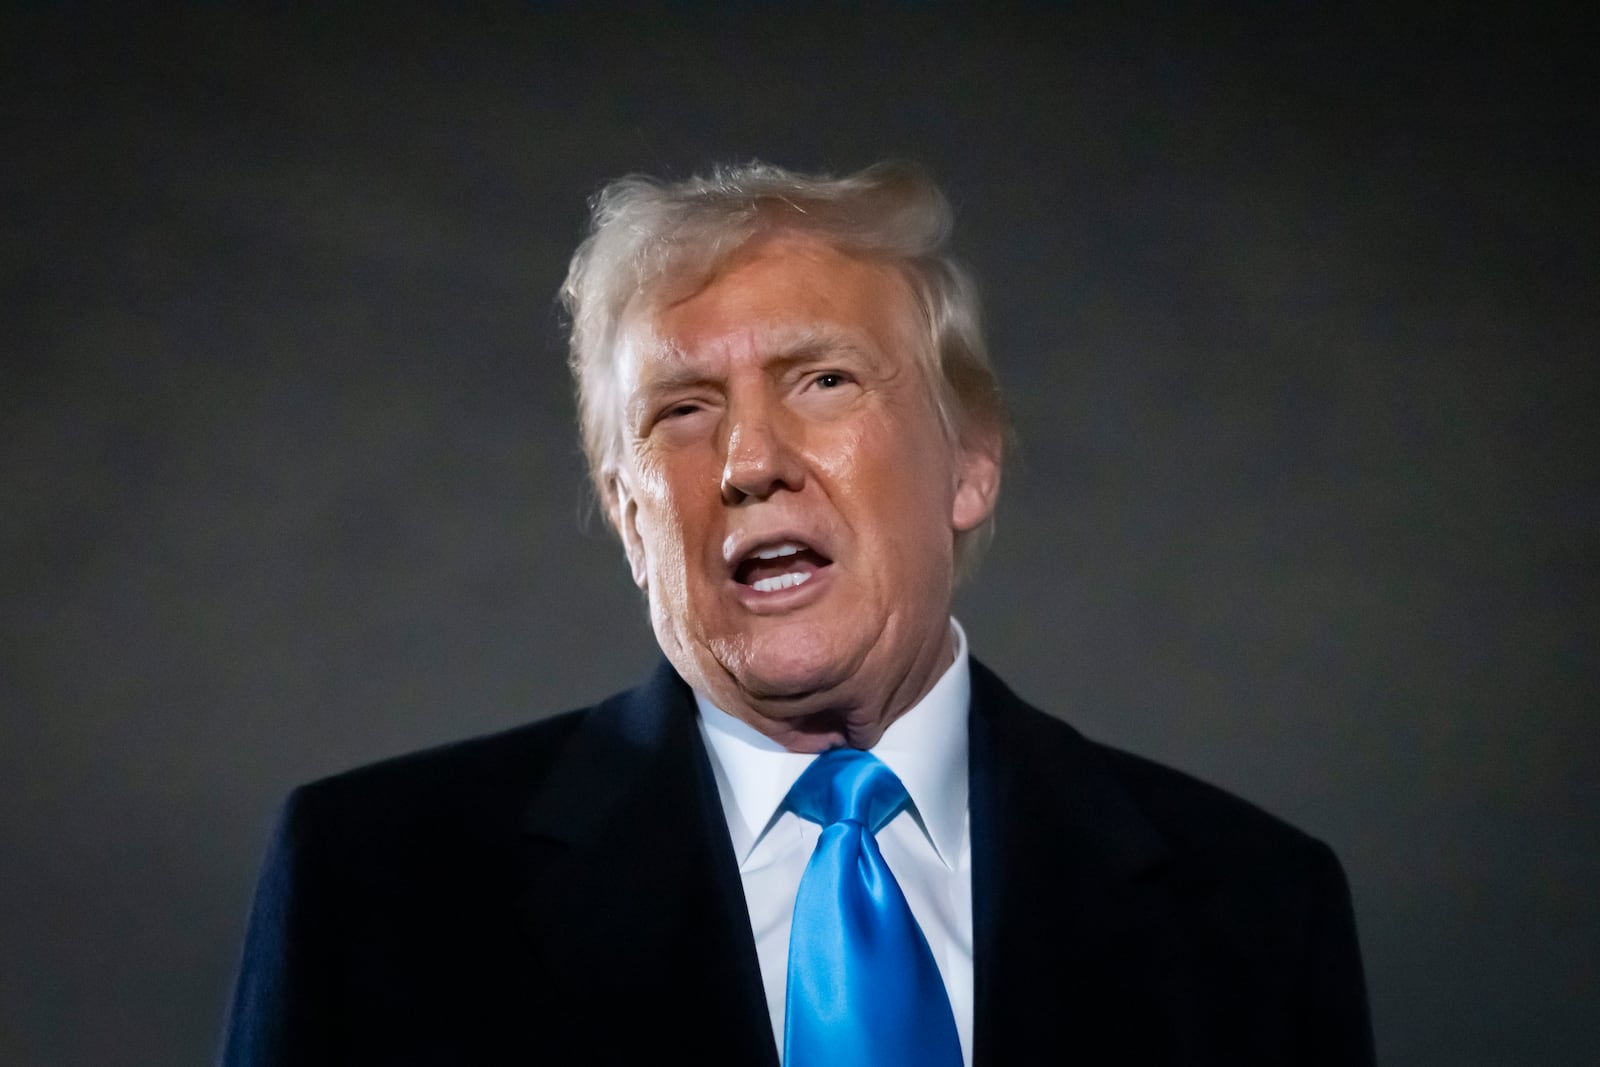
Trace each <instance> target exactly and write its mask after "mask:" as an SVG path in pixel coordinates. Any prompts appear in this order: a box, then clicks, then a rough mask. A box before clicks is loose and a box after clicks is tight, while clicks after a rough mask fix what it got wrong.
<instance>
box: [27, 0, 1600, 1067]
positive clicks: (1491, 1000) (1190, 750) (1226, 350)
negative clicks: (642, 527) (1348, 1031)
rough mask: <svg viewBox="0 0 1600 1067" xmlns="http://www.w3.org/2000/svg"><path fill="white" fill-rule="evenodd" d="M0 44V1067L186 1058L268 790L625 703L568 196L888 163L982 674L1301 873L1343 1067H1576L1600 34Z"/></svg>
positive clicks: (636, 630)
mask: <svg viewBox="0 0 1600 1067" xmlns="http://www.w3.org/2000/svg"><path fill="white" fill-rule="evenodd" d="M1508 6H1510V5H1508ZM0 42H3V43H0V50H3V51H0V59H3V67H0V70H3V74H0V78H3V84H0V88H3V96H0V116H3V123H4V127H3V138H4V140H3V152H0V155H3V157H4V158H3V161H0V183H3V184H0V204H3V208H0V210H3V212H4V216H3V217H4V222H5V228H4V235H3V236H4V239H3V244H0V272H3V274H0V277H3V286H4V288H3V296H4V368H3V372H0V383H3V386H0V390H3V391H0V448H3V453H0V454H3V462H4V469H3V474H0V501H3V512H0V516H3V517H0V605H3V615H0V625H3V631H0V632H3V668H4V675H3V689H0V708H3V730H4V733H3V736H0V783H3V789H4V792H5V801H4V807H3V815H0V818H3V822H0V857H3V858H0V867H3V874H0V1061H3V1062H4V1063H6V1064H19V1065H20V1064H29V1065H32V1064H51V1065H53V1064H83V1065H89V1064H95V1065H99V1064H108V1063H117V1064H149V1065H169V1064H178V1063H185V1062H198V1061H201V1060H204V1059H205V1058H206V1057H208V1056H209V1055H210V1050H211V1048H212V1046H213V1044H214V1041H215V1036H216V1032H217V1029H218V1026H219V1024H220V1020H221V1016H222V1012H223V1008H224V1003H225V999H226V992H227V988H228V985H229V981H230V974H231V971H232V968H233V966H234V964H235V961H236V958H237V953H238V944H239V938H240V935H241V930H242V924H243V919H244V915H245V910H246V907H247V905H248V901H249V894H250V887H251V882H252V879H253V876H254V871H255V865H256V863H257V861H258V858H259V854H260V848H261V845H262V841H263V835H264V833H265V832H266V829H267V827H268V825H269V823H270V820H271V817H272V813H273V809H274V807H275V805H276V803H277V801H278V800H279V799H280V798H281V796H282V794H283V793H284V791H285V790H286V789H288V788H289V787H290V786H292V785H293V784H295V783H297V782H299V781H302V780H305V779H307V778H310V777H313V776H317V775H321V774H325V773H328V772H331V771H335V770H337V769H340V768H343V767H346V766H349V765H352V764H355V763H358V762H364V761H368V760H371V759H375V758H378V757H381V756H385V755H389V754H392V753H397V752H400V751H402V750H406V749H410V748H413V747H417V746H421V745H425V744H429V743H433V742H438V741H442V740H445V739H448V738H453V737H457V736H462V735H466V734H471V733H475V732H481V731H486V730H491V729H495V728H498V727H503V726H508V725H511V724H513V723H518V722H521V721H524V720H526V719H528V718H530V717H537V716H542V715H545V714H547V713H550V712H553V711H555V710H558V709H561V708H564V707H568V706H572V705H575V704H579V703H584V702H587V701H589V700H591V699H593V698H596V697H599V696H601V695H604V694H606V693H608V692H610V691H612V690H614V689H616V688H619V687H622V686H624V685H626V684H629V683H631V681H632V680H634V679H635V678H636V677H638V676H639V675H640V673H641V672H642V671H644V670H645V669H646V668H647V667H648V665H649V664H650V663H651V662H652V661H653V658H654V651H653V644H652V641H651V638H650V635H649V633H648V629H647V627H646V625H645V622H644V617H643V613H642V610H641V608H640V605H639V602H638V599H637V596H636V594H635V592H634V590H633V588H632V587H631V585H630V584H629V581H628V578H627V574H626V569H625V567H624V566H623V564H622V560H621V558H620V554H619V553H618V551H617V550H616V549H615V548H614V546H613V545H612V544H611V543H610V542H609V541H608V539H607V537H606V536H605V535H604V532H603V530H601V529H600V526H599V523H598V522H596V521H592V520H586V519H585V512H586V505H585V491H584V487H583V482H582V463H581V461H580V459H579V456H578V452H577V448H576V445H575V444H574V435H573V432H572V425H571V424H572V404H571V401H570V398H569V384H568V380H567V377H566V371H565V368H564V365H563V351H562V341H561V334H560V327H559V323H558V320H557V316H556V313H555V307H554V303H553V294H554V292H555V290H556V287H557V285H558V284H559V282H560V280H561V277H562V274H563V270H564V264H565V259H566V257H567V256H568V254H569V253H570V251H571V249H572V247H573V245H574V244H575V243H576V241H577V239H578V238H579V236H580V234H581V228H582V226H583V224H584V219H585V211H584V199H585V197H586V196H587V195H588V194H589V193H591V192H592V191H593V190H594V189H595V188H596V187H597V186H598V185H599V184H600V183H601V182H602V181H603V180H605V179H607V178H610V177H614V176H616V175H619V174H622V173H625V172H627V171H630V170H646V171H651V172H658V173H662V172H664V173H668V174H673V175H684V174H687V173H690V172H692V171H694V170H696V169H698V168H700V167H703V166H704V165H705V164H707V163H708V162H711V161H714V160H722V159H736V160H737V159H745V158H749V157H752V156H759V157H763V158H767V159H771V160H773V161H776V162H781V163H785V164H788V165H791V166H798V167H801V168H819V167H820V168H831V169H834V170H843V169H849V168H854V167H857V166H860V165H863V164H866V163H868V162H871V161H873V160H876V159H878V158H880V157H883V156H887V155H904V156H910V157H912V158H915V159H918V160H920V161H922V162H923V163H924V164H926V165H927V166H928V167H929V168H930V169H931V170H932V171H933V172H934V174H935V175H936V176H938V177H939V178H940V179H941V180H942V181H944V182H945V183H946V185H947V187H948V189H949V191H950V194H951V196H952V198H953V200H954V202H955V205H956V209H957V212H958V216H959V230H958V245H959V247H960V249H961V251H962V253H963V255H964V256H965V257H966V258H967V259H968V260H969V261H970V262H971V263H972V264H973V265H974V266H975V268H976V269H977V271H978V273H979V274H980V276H981V277H982V279H983V280H984V284H985V290H986V298H987V302H988V309H989V314H990V319H991V334H992V340H993V343H994V349H995V355H996V361H997V363H998V365H999V368H1000V372H1001V375H1002V378H1003V380H1004V381H1005V383H1006V385H1007V387H1008V389H1009V393H1010V397H1011V400H1012V403H1013V405H1014V409H1015V417H1016V422H1017V426H1018V430H1019V433H1020V437H1021V442H1022V446H1021V449H1020V451H1019V453H1018V454H1017V456H1016V457H1015V461H1014V463H1013V465H1012V466H1011V467H1010V469H1009V470H1008V472H1007V481H1006V487H1005V493H1004V499H1003V501H1002V514H1001V521H1000V533H999V537H998V540H997V542H996V544H995V546H994V550H993V553H992V555H991V557H990V558H989V560H988V561H987V563H986V565H985V567H984V569H983V571H982V572H981V574H980V576H979V578H978V580H977V581H976V583H975V584H973V585H972V587H971V588H969V589H968V590H966V591H965V592H964V593H963V595H962V598H961V602H960V604H959V614H960V616H961V618H962V619H963V620H964V622H965V623H966V625H967V628H968V631H969V633H970V634H971V637H972V643H973V646H974V648H975V650H976V652H977V653H978V654H979V655H980V656H982V657H984V658H985V659H987V660H988V661H989V662H990V663H991V664H992V665H993V666H995V667H997V668H998V669H999V670H1000V671H1001V673H1002V674H1004V675H1005V676H1006V677H1007V678H1008V679H1009V680H1010V681H1011V682H1012V683H1013V684H1014V685H1015V686H1016V687H1017V688H1018V689H1019V690H1020V691H1021V692H1022V693H1023V694H1024V695H1025V696H1027V697H1029V698H1031V699H1032V700H1034V701H1035V702H1036V703H1040V704H1043V705H1045V706H1046V707H1048V708H1050V709H1052V710H1053V711H1055V712H1057V713H1059V714H1061V715H1063V716H1065V717H1066V718H1068V719H1070V720H1071V721H1073V722H1074V723H1076V724H1078V725H1079V726H1080V727H1081V728H1082V729H1083V730H1085V731H1086V732H1088V733H1090V734H1092V735H1094V736H1096V737H1099V738H1101V739H1104V740H1107V741H1111V742H1113V743H1116V744H1120V745H1124V746H1126V747H1130V748H1133V749H1136V750H1138V751H1140V752H1144V753H1147V754H1150V755H1153V756H1155V757H1157V758H1160V759H1163V760H1166V761H1168V762H1171V763H1173V764H1175V765H1177V766H1179V767H1182V768H1185V769H1187V770H1190V771H1192V772H1194V773H1196V774H1199V775H1201V776H1203V777H1205V778H1208V779H1211V780H1213V781H1215V782H1218V783H1220V784H1222V785H1224V786H1226V787H1228V788H1231V789H1233V790H1235V791H1237V792H1239V793H1242V794H1243V795H1244V796H1246V797H1249V798H1251V799H1253V800H1255V801H1257V802H1259V803H1261V804H1263V805H1264V806H1266V807H1268V808H1270V809H1272V810H1274V811H1276V812H1278V813H1280V814H1282V815H1284V816H1285V817H1287V818H1289V819H1290V820H1292V821H1294V822H1296V823H1298V824H1300V825H1302V826H1304V827H1305V828H1307V829H1309V830H1310V831H1312V832H1314V833H1316V834H1318V835H1320V836H1322V837H1324V838H1326V839H1327V840H1328V841H1329V842H1331V843H1332V844H1333V845H1334V847H1335V848H1336V849H1337V850H1338V852H1339V853H1340V855H1341V856H1342V857H1343V858H1344V860H1345V862H1346V865H1347V867H1348V870H1349V874H1350V878H1351V881H1352V884H1353V887H1354V892H1355V897H1356V904H1357V910H1358V913H1359V919H1360V924H1361V936H1362V939H1363V943H1364V946H1365V951H1366V958H1367V964H1368V969H1369V979H1370V985H1371V993H1372V1002H1373V1009H1374V1013H1375V1017H1376V1023H1377V1033H1378V1043H1379V1050H1380V1054H1381V1056H1382V1058H1383V1059H1384V1060H1386V1061H1387V1062H1388V1063H1392V1064H1451V1065H1457V1064H1466V1063H1474V1064H1528V1063H1573V1064H1576V1063H1586V1062H1594V1059H1593V1058H1594V1057H1595V1056H1596V1054H1597V1053H1596V1048H1595V1042H1594V1040H1593V1036H1592V1035H1593V1029H1594V1010H1595V991H1596V984H1597V979H1600V934H1597V924H1596V922H1595V920H1594V918H1593V915H1592V911H1593V907H1594V904H1595V900H1596V889H1595V886H1596V884H1597V883H1600V832H1597V817H1596V816H1597V805H1596V801H1597V797H1596V786H1595V782H1594V777H1595V768H1596V766H1597V765H1600V743H1597V737H1596V731H1595V729H1594V727H1593V726H1592V725H1591V724H1590V721H1589V720H1590V717H1591V715H1592V713H1593V710H1594V708H1595V703H1596V701H1595V697H1596V690H1597V686H1596V676H1597V671H1596V666H1597V664H1596V651H1595V649H1596V639H1597V629H1600V627H1597V625H1596V623H1597V621H1600V620H1597V611H1596V607H1595V603H1594V590H1593V585H1594V583H1593V577H1594V574H1593V572H1594V565H1595V559H1596V547H1597V546H1596V528H1597V527H1596V519H1597V501H1600V497H1597V495H1596V490H1597V486H1596V477H1595V473H1594V467H1593V464H1592V461H1591V456H1592V453H1593V451H1594V446H1595V444H1596V434H1595V431H1594V429H1593V427H1592V426H1591V425H1590V413H1591V411H1592V410H1594V408H1595V407H1596V401H1597V399H1600V397H1597V387H1596V374H1595V371H1594V368H1593V363H1594V357H1595V342H1596V333H1597V331H1596V318H1597V316H1596V300H1597V294H1600V285H1597V281H1600V279H1597V277H1596V270H1595V265H1596V264H1595V251H1594V250H1595V245H1596V238H1597V236H1600V235H1597V226H1596V210H1595V207H1594V200H1595V194H1596V188H1597V186H1600V183H1597V177H1600V173H1597V167H1596V139H1595V131H1594V125H1593V122H1592V116H1593V113H1594V110H1595V106H1596V100H1597V95H1596V92H1595V85H1594V81H1593V79H1592V78H1591V77H1590V76H1589V75H1588V74H1587V72H1586V70H1585V69H1584V66H1583V64H1587V63H1590V62H1592V58H1591V57H1592V55H1593V54H1594V49H1595V45H1596V43H1597V35H1596V33H1595V21H1594V17H1593V13H1592V12H1591V13H1590V17H1589V19H1588V20H1587V21H1586V22H1584V23H1582V24H1578V23H1565V22H1561V21H1558V20H1556V19H1554V18H1545V19H1542V20H1536V19H1532V18H1531V17H1529V16H1526V15H1519V14H1512V13H1504V14H1500V15H1494V16H1486V15H1483V14H1481V13H1474V12H1471V11H1463V10H1460V9H1458V8H1456V9H1441V11H1440V13H1439V14H1438V15H1437V16H1434V17H1423V16H1404V17H1401V16H1396V15H1393V14H1386V13H1383V11H1382V10H1381V9H1379V8H1373V9H1365V10H1364V9H1351V8H1340V9H1338V10H1330V11H1327V12H1322V13H1312V12H1310V11H1295V12H1293V13H1285V12H1284V11H1283V10H1281V9H1279V8H1278V7H1277V6H1276V5H1265V6H1262V7H1259V8H1248V7H1235V8H1230V9H1229V10H1228V11H1227V12H1225V13H1218V12H1210V11H1208V10H1207V8H1205V7H1199V8H1194V9H1181V8H1180V9H1174V8H1172V7H1162V8H1158V9H1153V10H1134V9H1128V8H1124V7H1116V8H1102V9H1076V10H1074V11H1072V12H1070V13H1066V14H1045V13H1040V12H1032V13H1028V14H1021V13H1016V12H1012V13H1007V14H997V13H995V12H994V11H992V10H991V11H990V12H989V13H988V14H985V15H979V14H976V13H974V12H972V11H970V10H967V9H962V8H952V7H942V6H936V7H933V8H930V9H928V10H924V11H922V12H920V13H919V12H911V11H906V10H898V9H886V8H879V7H874V6H866V7H858V6H851V7H848V8H835V7H823V8H817V9H813V10H811V11H809V12H807V13H804V14H788V13H783V11H782V9H780V8H779V7H777V6H773V7H771V8H760V9H745V10H743V11H742V12H741V13H740V14H739V15H738V16H731V15H722V16H713V15H710V14H696V13H693V12H692V11H691V10H689V9H677V8H662V7H649V8H633V9H629V10H628V11H627V12H620V11H619V12H615V13H611V14H603V13H585V12H584V11H582V10H580V9H578V8H576V7H575V8H572V9H562V10H556V11H539V12H530V11H527V10H523V9H521V8H519V7H515V6H511V7H506V8H489V9H480V10H479V12H478V13H476V14H473V15H453V16H445V15H439V14H417V13H413V14H407V15H404V16H397V15H393V14H389V15H385V16H383V17H382V18H375V17H372V16H371V15H363V16H360V17H356V16H353V15H352V16H348V17H327V16H323V17H311V16H304V15H302V16H297V17H295V18H290V17H288V16H285V15H283V14H282V13H267V14H254V15H251V14H243V13H239V12H212V13H203V14H202V13H193V14H187V15H167V16H162V17H153V16H149V15H139V16H136V15H132V14H123V15H110V14H105V13H103V12H96V11H95V10H92V9H87V8H82V7H78V8H74V9H71V10H69V11H67V12H66V13H57V14H47V15H38V14H18V13H16V12H14V11H13V12H11V13H9V14H5V15H3V16H0ZM1580 61H1581V62H1580ZM1064 1010H1070V1005H1067V1006H1064Z"/></svg>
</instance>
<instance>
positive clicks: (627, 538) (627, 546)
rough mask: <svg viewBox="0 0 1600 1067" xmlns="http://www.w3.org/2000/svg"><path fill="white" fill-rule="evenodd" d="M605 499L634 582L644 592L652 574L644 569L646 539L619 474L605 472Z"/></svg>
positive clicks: (607, 518) (636, 510) (635, 506)
mask: <svg viewBox="0 0 1600 1067" xmlns="http://www.w3.org/2000/svg"><path fill="white" fill-rule="evenodd" d="M602 495H603V496H604V500H603V501H602V504H603V505H604V507H605V509H606V520H607V521H608V522H610V523H611V528H612V529H613V530H616V531H617V536H618V537H620V538H622V551H623V552H624V553H626V554H627V557H628V567H629V569H631V570H632V571H633V582H634V584H635V585H637V586H638V587H639V588H640V589H645V588H646V582H647V580H648V574H649V572H648V570H647V569H646V568H645V554H644V538H642V537H640V536H639V505H638V503H637V502H636V501H635V500H634V498H633V490H632V489H631V488H630V487H629V486H628V481H627V478H626V477H624V476H623V473H622V472H621V471H620V470H617V469H615V468H612V469H610V470H607V471H606V472H605V489H604V490H603V494H602Z"/></svg>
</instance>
